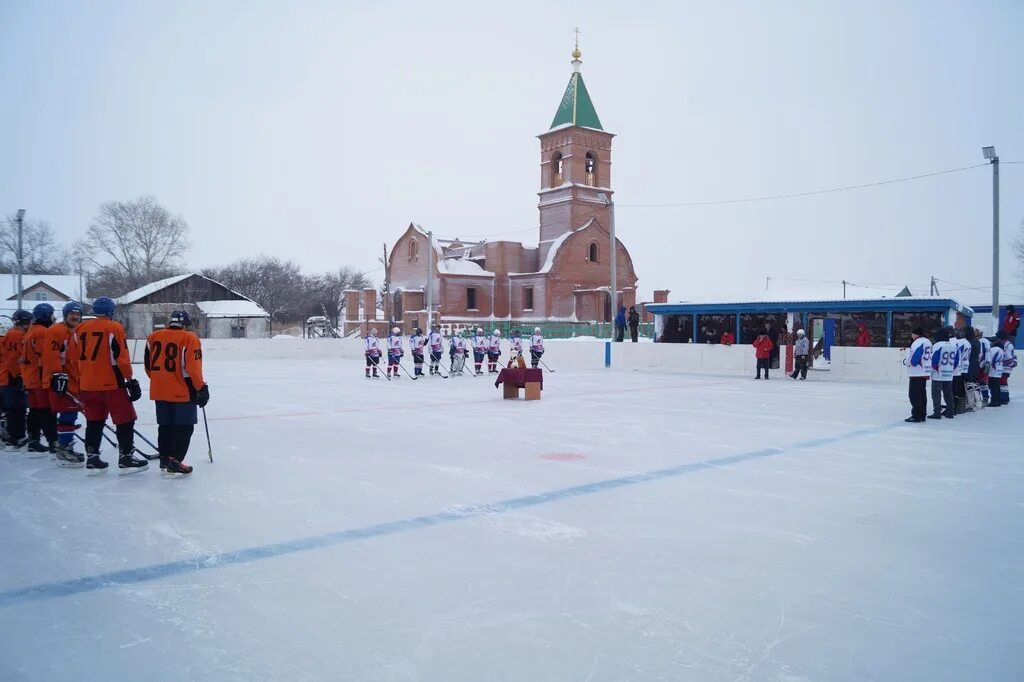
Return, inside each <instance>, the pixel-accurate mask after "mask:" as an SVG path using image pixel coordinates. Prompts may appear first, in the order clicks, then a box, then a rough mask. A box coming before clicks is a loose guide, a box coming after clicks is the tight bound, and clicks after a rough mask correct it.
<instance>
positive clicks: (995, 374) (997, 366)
mask: <svg viewBox="0 0 1024 682" xmlns="http://www.w3.org/2000/svg"><path fill="white" fill-rule="evenodd" d="M987 360H988V365H989V367H988V378H989V379H1002V378H1003V349H1002V348H1000V347H999V346H992V347H991V348H989V349H988V358H987Z"/></svg>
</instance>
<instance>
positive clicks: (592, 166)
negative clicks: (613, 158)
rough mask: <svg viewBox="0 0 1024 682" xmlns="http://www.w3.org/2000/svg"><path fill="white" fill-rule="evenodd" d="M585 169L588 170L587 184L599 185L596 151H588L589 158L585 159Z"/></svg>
mask: <svg viewBox="0 0 1024 682" xmlns="http://www.w3.org/2000/svg"><path fill="white" fill-rule="evenodd" d="M584 171H585V172H586V176H585V177H586V181H587V185H589V186H590V187H597V158H596V157H595V156H594V152H587V158H586V161H584Z"/></svg>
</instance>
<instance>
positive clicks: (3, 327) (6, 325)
mask: <svg viewBox="0 0 1024 682" xmlns="http://www.w3.org/2000/svg"><path fill="white" fill-rule="evenodd" d="M9 331H11V323H10V322H9V321H8V320H6V319H4V318H0V335H3V334H6V333H7V332H9Z"/></svg>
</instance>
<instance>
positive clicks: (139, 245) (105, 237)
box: [83, 197, 189, 295]
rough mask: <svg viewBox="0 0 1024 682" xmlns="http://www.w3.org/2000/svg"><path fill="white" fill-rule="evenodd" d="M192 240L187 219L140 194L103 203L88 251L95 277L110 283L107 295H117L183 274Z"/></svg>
mask: <svg viewBox="0 0 1024 682" xmlns="http://www.w3.org/2000/svg"><path fill="white" fill-rule="evenodd" d="M188 245H189V244H188V224H187V223H186V222H185V220H184V219H183V218H182V217H180V216H174V215H171V213H170V212H169V211H168V210H167V209H165V208H164V207H163V206H160V205H159V204H158V203H156V200H155V199H154V198H153V197H140V198H139V199H136V200H135V201H110V202H107V203H105V204H103V205H102V206H100V210H99V214H97V216H96V217H95V218H94V219H93V222H92V225H90V226H89V231H88V233H87V236H86V238H85V240H84V244H83V246H84V247H85V248H84V249H83V252H84V256H85V258H87V259H88V261H89V262H90V263H91V264H92V265H93V266H94V268H95V272H94V278H95V279H97V280H100V281H104V282H106V283H108V284H107V286H108V287H109V290H108V291H107V294H108V295H116V294H120V293H124V292H126V291H131V290H132V289H135V288H137V287H140V286H142V285H143V284H148V283H149V282H153V281H156V280H158V279H161V278H164V277H168V276H170V275H173V274H176V273H178V272H179V271H180V269H181V267H182V261H181V255H182V254H183V253H184V252H185V250H186V249H187V248H188Z"/></svg>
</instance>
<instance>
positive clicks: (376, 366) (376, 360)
mask: <svg viewBox="0 0 1024 682" xmlns="http://www.w3.org/2000/svg"><path fill="white" fill-rule="evenodd" d="M370 360H372V361H373V362H372V364H373V367H371V368H370V369H372V370H373V376H375V377H379V376H380V375H379V374H377V370H378V369H380V356H379V355H378V356H377V357H373V356H371V357H370ZM366 378H367V379H369V378H370V377H366ZM384 378H385V379H387V380H388V381H391V377H390V376H388V375H387V374H385V375H384Z"/></svg>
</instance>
